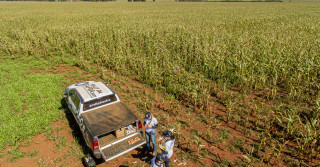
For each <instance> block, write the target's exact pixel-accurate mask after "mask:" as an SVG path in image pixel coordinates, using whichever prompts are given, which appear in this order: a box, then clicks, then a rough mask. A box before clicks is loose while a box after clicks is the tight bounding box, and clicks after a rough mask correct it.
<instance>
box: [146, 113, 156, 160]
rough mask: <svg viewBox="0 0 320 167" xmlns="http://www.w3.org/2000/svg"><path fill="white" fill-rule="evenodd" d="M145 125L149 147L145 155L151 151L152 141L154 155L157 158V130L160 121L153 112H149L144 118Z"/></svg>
mask: <svg viewBox="0 0 320 167" xmlns="http://www.w3.org/2000/svg"><path fill="white" fill-rule="evenodd" d="M143 125H144V126H145V128H146V140H147V147H146V152H145V154H147V153H148V151H150V139H151V142H152V146H153V150H152V155H153V156H155V155H156V153H157V144H156V137H157V132H156V128H158V120H157V119H156V118H155V117H154V116H153V115H152V114H151V112H147V113H146V115H145V118H144V123H143Z"/></svg>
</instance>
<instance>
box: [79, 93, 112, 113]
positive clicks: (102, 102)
mask: <svg viewBox="0 0 320 167" xmlns="http://www.w3.org/2000/svg"><path fill="white" fill-rule="evenodd" d="M114 101H117V98H116V96H115V95H109V96H104V97H101V98H99V99H94V100H91V101H88V102H85V103H84V104H83V111H87V110H90V109H93V108H97V107H99V106H103V105H106V104H108V103H112V102H114Z"/></svg>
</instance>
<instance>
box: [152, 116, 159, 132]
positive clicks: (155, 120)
mask: <svg viewBox="0 0 320 167" xmlns="http://www.w3.org/2000/svg"><path fill="white" fill-rule="evenodd" d="M153 121H154V122H153V125H152V128H154V129H155V128H158V120H157V119H156V118H154V120H153Z"/></svg>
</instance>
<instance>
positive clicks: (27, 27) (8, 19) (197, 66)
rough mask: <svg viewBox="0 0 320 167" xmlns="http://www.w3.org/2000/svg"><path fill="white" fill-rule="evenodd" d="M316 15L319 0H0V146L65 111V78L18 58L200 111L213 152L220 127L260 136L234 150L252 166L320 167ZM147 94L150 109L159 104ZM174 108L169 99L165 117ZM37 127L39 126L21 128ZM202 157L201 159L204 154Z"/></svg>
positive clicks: (319, 30)
mask: <svg viewBox="0 0 320 167" xmlns="http://www.w3.org/2000/svg"><path fill="white" fill-rule="evenodd" d="M319 9H320V3H318V2H304V3H302V2H292V3H290V2H282V3H246V2H244V3H220V2H219V3H214V2H212V3H210V2H207V3H193V2H188V3H176V2H155V3H152V2H145V3H127V2H108V3H89V2H80V3H70V2H66V3H50V2H41V3H40V2H39V3H38V2H0V57H1V59H0V60H1V62H0V77H1V78H0V79H1V80H0V88H1V89H2V91H1V93H0V98H1V101H0V105H1V108H0V121H1V123H0V131H1V134H0V135H1V139H0V142H1V143H0V150H1V149H4V148H5V147H6V146H8V145H15V144H17V142H18V143H19V142H21V141H23V140H25V139H27V138H28V137H29V136H32V135H35V134H37V133H40V132H41V129H45V128H46V126H47V125H48V122H50V121H54V120H56V118H55V117H56V116H57V115H58V114H57V113H56V110H57V108H58V107H57V106H58V103H60V96H61V93H62V91H63V88H61V87H62V86H61V85H62V84H61V82H62V80H63V79H62V77H61V76H59V75H58V76H57V75H55V76H52V75H51V74H43V75H40V76H38V75H39V74H30V73H28V72H26V71H25V68H26V69H28V70H30V69H34V67H36V66H38V65H37V64H36V63H34V64H30V63H29V64H24V63H22V62H21V59H23V60H27V61H24V62H25V63H27V62H33V61H34V62H38V63H39V62H41V61H43V62H45V64H47V65H46V66H50V65H57V64H68V65H70V66H77V67H80V68H81V69H83V70H85V71H88V72H89V73H92V74H96V75H100V76H101V79H102V80H104V81H106V82H110V81H111V79H110V78H108V77H106V76H108V74H107V72H106V70H107V71H112V72H113V73H114V74H116V75H119V76H122V77H128V78H134V79H135V80H137V81H138V82H140V83H142V84H144V85H146V86H147V87H151V88H153V89H154V90H156V91H158V92H159V93H162V94H164V95H165V97H166V99H168V100H175V101H178V102H179V104H181V105H182V106H187V107H189V108H192V112H193V113H196V115H201V118H203V122H205V124H206V129H207V132H206V133H202V132H201V133H200V132H199V133H200V134H199V133H198V132H197V133H195V134H193V133H192V134H193V135H197V136H200V137H202V140H204V139H207V140H206V141H207V142H208V141H209V142H208V143H210V144H211V145H215V144H216V145H217V144H219V142H223V141H221V140H217V139H216V138H218V137H214V135H212V133H214V132H215V131H216V127H217V125H220V124H221V123H223V124H235V125H237V126H239V127H240V129H238V130H239V132H240V133H242V134H243V135H244V136H255V137H254V138H255V140H254V142H250V143H245V142H244V143H242V144H240V145H243V147H242V146H240V145H235V149H237V150H239V151H238V152H237V151H235V153H234V154H238V155H241V156H242V157H244V158H245V159H246V163H248V164H250V163H253V164H260V163H261V164H269V163H274V162H283V163H285V164H286V162H289V161H290V162H297V163H295V164H296V165H297V164H299V163H300V165H301V164H307V165H315V164H316V163H319V151H320V137H319V136H320V135H319V133H320V130H319V129H320V121H319V119H320V93H319V90H320V12H319V11H320V10H319ZM16 61H19V63H22V64H18V65H17V64H16V63H15V62H16ZM23 64H24V65H23ZM41 66H43V65H41ZM8 76H10V77H8ZM22 76H25V77H26V78H24V79H23V78H22ZM34 83H43V85H42V86H41V87H37V86H33V85H38V84H34ZM21 85H23V86H22V87H21ZM22 88H23V89H22ZM31 96H32V97H31ZM146 98H147V99H141V100H144V101H146V103H145V105H141V106H144V107H142V108H141V110H145V111H146V110H150V109H151V108H152V107H148V106H153V103H152V100H149V99H148V97H146ZM57 100H58V101H57ZM147 103H150V105H149V104H147ZM216 105H221V106H224V108H225V110H224V111H223V113H224V114H221V115H219V114H217V113H216V112H215V111H214V108H215V106H216ZM51 110H54V111H55V112H50V111H51ZM176 110H178V109H177V108H174V107H172V108H171V103H170V110H169V112H170V111H172V112H173V111H176ZM39 111H41V112H39ZM43 111H46V113H42V112H43ZM30 114H31V115H30ZM43 114H44V115H43ZM48 114H49V115H48ZM29 115H30V116H29ZM38 116H42V117H44V119H43V120H42V121H43V122H39V121H38V119H39V118H38ZM171 116H175V115H171ZM8 118H10V119H8ZM49 118H50V119H49ZM23 120H28V121H27V122H25V123H24V124H25V126H18V125H17V124H21V121H23ZM32 121H34V122H37V123H36V124H34V126H36V127H39V129H38V128H35V129H32V131H30V130H28V131H27V130H25V129H26V128H27V129H28V128H29V124H32ZM200 122H201V120H200ZM186 124H189V125H188V126H186V128H187V129H193V128H195V127H192V125H190V122H189V123H188V121H187V123H186ZM221 133H222V132H221ZM177 135H182V134H180V133H178V132H177ZM218 135H223V134H220V132H219V134H218ZM189 139H190V142H191V143H193V142H194V141H195V140H194V139H191V138H187V139H186V140H189ZM219 139H220V138H219ZM221 139H225V138H223V137H222V138H221ZM228 139H230V138H227V139H225V140H228ZM202 143H204V142H202ZM193 144H195V145H196V144H198V145H199V142H198V143H193ZM200 144H201V143H200ZM191 148H193V147H191V146H190V148H189V149H191ZM208 152H210V150H208ZM231 152H232V151H231ZM185 154H190V156H192V155H200V154H199V152H186V153H185ZM284 154H285V155H286V156H282V155H284ZM209 155H210V154H209ZM201 156H202V157H200V158H198V159H196V160H195V161H194V162H195V163H200V162H202V159H204V158H206V156H207V154H203V155H202V154H201ZM285 158H286V159H285ZM302 162H303V163H302ZM230 163H231V164H233V165H234V164H235V163H234V162H230ZM261 164H260V165H261ZM295 164H292V165H295Z"/></svg>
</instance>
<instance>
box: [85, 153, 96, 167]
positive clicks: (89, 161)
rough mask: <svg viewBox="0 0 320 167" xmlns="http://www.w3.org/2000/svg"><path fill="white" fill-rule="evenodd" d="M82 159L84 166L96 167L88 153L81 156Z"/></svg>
mask: <svg viewBox="0 0 320 167" xmlns="http://www.w3.org/2000/svg"><path fill="white" fill-rule="evenodd" d="M82 161H83V164H84V166H85V167H96V162H95V161H94V159H93V158H92V157H91V155H90V154H87V155H85V156H84V157H83V158H82Z"/></svg>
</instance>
